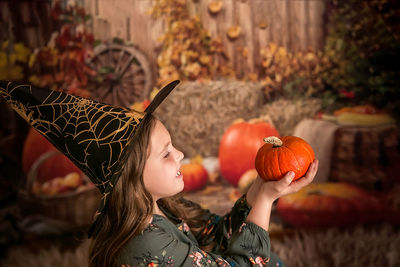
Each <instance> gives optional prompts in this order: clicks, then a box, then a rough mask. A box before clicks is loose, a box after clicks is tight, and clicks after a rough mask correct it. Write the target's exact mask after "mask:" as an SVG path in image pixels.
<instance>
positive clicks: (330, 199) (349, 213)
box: [277, 183, 384, 227]
mask: <svg viewBox="0 0 400 267" xmlns="http://www.w3.org/2000/svg"><path fill="white" fill-rule="evenodd" d="M277 211H278V214H279V215H280V217H281V218H282V219H283V221H285V222H286V223H288V224H290V225H292V226H296V227H330V226H344V225H351V224H356V223H368V222H376V221H380V220H381V219H382V218H383V211H384V205H383V204H382V202H381V201H380V200H379V198H377V197H376V196H375V195H373V194H372V193H369V192H367V191H365V190H363V189H361V188H359V187H357V186H355V185H351V184H346V183H321V184H309V185H307V186H305V187H304V188H302V189H301V190H300V191H299V192H297V193H294V194H290V195H287V196H283V197H281V198H279V199H278V202H277Z"/></svg>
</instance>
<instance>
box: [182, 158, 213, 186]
mask: <svg viewBox="0 0 400 267" xmlns="http://www.w3.org/2000/svg"><path fill="white" fill-rule="evenodd" d="M181 173H182V175H183V182H184V183H185V186H184V188H183V191H185V192H190V191H195V190H199V189H202V188H203V187H204V186H205V185H206V184H207V181H208V172H207V170H206V169H205V168H204V166H203V164H201V163H198V162H191V163H187V164H183V165H182V166H181Z"/></svg>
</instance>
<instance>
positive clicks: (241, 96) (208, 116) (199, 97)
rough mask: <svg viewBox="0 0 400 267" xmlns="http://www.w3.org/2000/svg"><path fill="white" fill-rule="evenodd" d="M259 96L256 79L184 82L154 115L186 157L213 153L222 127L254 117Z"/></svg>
mask: <svg viewBox="0 0 400 267" xmlns="http://www.w3.org/2000/svg"><path fill="white" fill-rule="evenodd" d="M262 100H263V93H262V84H260V83H252V82H241V81H210V82H207V83H200V82H185V83H182V84H181V85H180V86H178V87H177V88H176V89H175V90H174V92H173V93H172V94H171V95H170V96H169V97H168V98H167V99H166V101H165V102H164V103H163V104H162V105H161V106H160V107H159V108H158V110H157V112H156V116H157V117H158V118H159V119H160V120H161V121H162V122H163V123H164V124H165V126H166V127H167V128H168V129H169V131H170V134H171V137H172V139H173V142H174V144H175V147H177V148H178V149H180V150H181V151H182V152H184V153H185V156H186V157H193V156H195V155H197V154H200V155H202V156H206V157H207V156H216V155H218V146H219V142H220V139H221V137H222V135H223V133H224V131H225V129H226V128H227V127H228V126H229V125H230V124H231V123H232V122H233V121H234V120H235V119H237V118H243V119H245V120H248V119H251V118H254V117H258V115H259V114H260V110H261V107H262V102H263V101H262Z"/></svg>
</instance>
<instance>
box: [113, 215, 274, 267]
mask: <svg viewBox="0 0 400 267" xmlns="http://www.w3.org/2000/svg"><path fill="white" fill-rule="evenodd" d="M269 261H270V241H269V236H268V233H267V232H266V231H265V230H264V229H262V228H261V227H259V226H257V225H255V224H253V223H243V224H242V225H241V226H240V227H239V229H238V231H236V232H235V233H233V234H232V238H231V242H229V246H228V248H227V249H226V250H225V252H224V254H216V253H208V252H205V251H203V250H201V249H200V248H199V247H198V246H197V245H195V244H193V243H185V242H182V241H179V240H177V239H175V238H174V237H173V236H172V235H171V234H170V233H169V232H167V231H165V230H163V229H161V228H159V227H157V226H155V227H150V228H148V229H147V230H146V232H145V233H144V234H142V235H139V236H136V237H135V238H133V239H132V240H131V241H130V242H129V243H128V244H127V246H125V248H124V249H123V251H122V253H121V255H120V257H119V259H118V266H121V267H133V266H135V267H136V266H184V267H191V266H267V264H268V262H269Z"/></svg>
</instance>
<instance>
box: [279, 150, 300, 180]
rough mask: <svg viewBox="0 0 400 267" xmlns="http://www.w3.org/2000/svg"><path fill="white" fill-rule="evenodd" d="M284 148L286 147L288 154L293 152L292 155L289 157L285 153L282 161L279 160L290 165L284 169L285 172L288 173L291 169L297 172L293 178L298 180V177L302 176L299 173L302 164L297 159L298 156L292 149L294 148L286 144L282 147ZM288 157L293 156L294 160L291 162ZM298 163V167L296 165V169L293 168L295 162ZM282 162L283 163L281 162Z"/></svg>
mask: <svg viewBox="0 0 400 267" xmlns="http://www.w3.org/2000/svg"><path fill="white" fill-rule="evenodd" d="M282 148H284V149H285V152H286V153H287V154H291V156H290V157H289V156H288V155H285V157H284V158H283V159H282V161H281V160H280V161H279V162H283V163H284V164H286V165H288V166H290V168H289V167H287V168H285V170H284V173H287V172H289V171H294V173H295V177H294V178H293V181H294V180H297V179H298V178H300V177H299V175H300V174H301V165H300V164H299V161H298V160H297V157H296V153H294V152H293V151H292V149H291V148H290V147H288V146H284V147H282ZM288 158H291V159H292V160H291V161H290V162H288V160H287V159H288ZM294 162H295V163H296V165H297V166H296V167H295V169H293V165H294V164H293V163H294ZM281 164H282V163H281ZM282 175H283V174H282Z"/></svg>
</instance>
